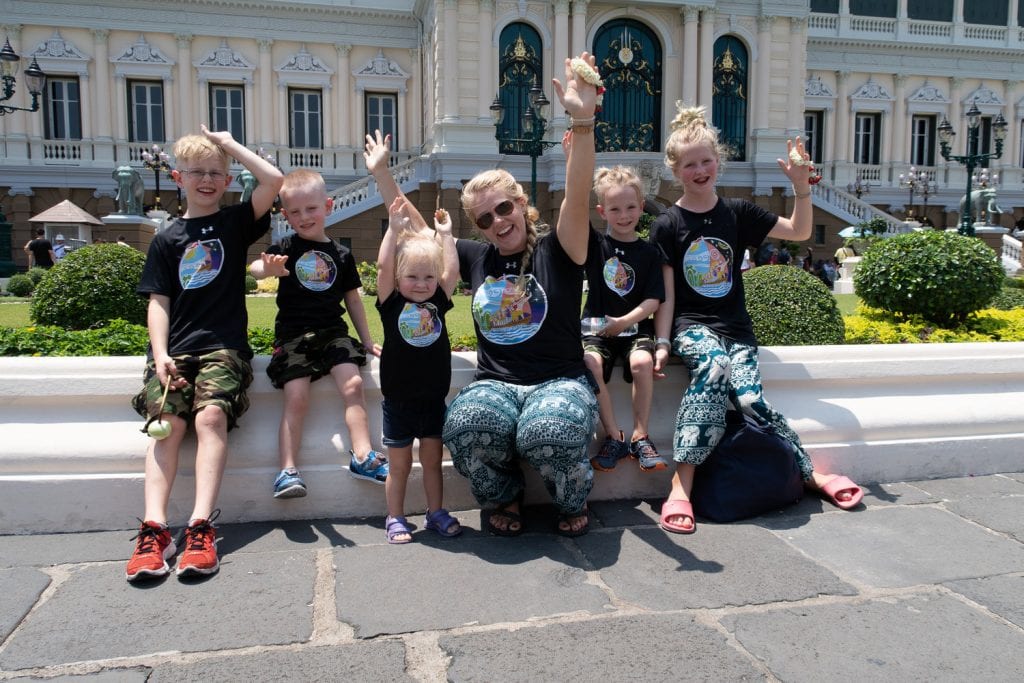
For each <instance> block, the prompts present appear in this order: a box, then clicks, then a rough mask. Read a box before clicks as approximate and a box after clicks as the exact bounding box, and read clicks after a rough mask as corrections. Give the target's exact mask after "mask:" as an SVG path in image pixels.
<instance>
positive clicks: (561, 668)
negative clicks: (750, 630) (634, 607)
mask: <svg viewBox="0 0 1024 683" xmlns="http://www.w3.org/2000/svg"><path fill="white" fill-rule="evenodd" d="M439 645H440V647H441V649H442V650H443V651H445V652H446V653H447V654H448V655H449V656H450V657H451V663H450V664H449V667H448V680H449V681H454V682H458V683H472V682H474V681H483V682H490V681H502V682H503V683H517V682H519V681H530V682H534V681H567V680H574V681H645V682H648V681H650V682H655V681H666V682H667V681H673V682H678V681H686V680H691V681H751V680H763V679H765V676H764V675H763V674H762V673H761V672H760V671H759V670H758V669H757V667H756V666H755V665H754V664H753V663H752V662H751V660H750V659H749V658H748V657H746V656H745V655H744V654H742V653H740V652H738V651H737V650H736V649H735V648H733V647H731V646H729V645H728V644H727V642H726V640H725V637H724V636H723V635H722V634H721V633H720V632H718V631H716V630H715V629H713V628H711V627H708V626H703V625H701V624H699V623H697V622H696V621H695V620H694V618H693V616H692V615H688V614H672V615H638V616H625V617H608V618H601V619H591V620H588V621H575V622H569V623H553V624H544V625H543V626H523V627H519V628H516V629H509V630H506V629H500V630H494V631H487V632H484V633H474V634H469V635H457V636H442V637H441V638H440V639H439Z"/></svg>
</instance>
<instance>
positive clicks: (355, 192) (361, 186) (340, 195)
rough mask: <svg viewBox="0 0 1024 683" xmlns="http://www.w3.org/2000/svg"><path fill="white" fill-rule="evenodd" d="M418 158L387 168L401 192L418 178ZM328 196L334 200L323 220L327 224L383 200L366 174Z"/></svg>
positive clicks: (371, 177) (379, 203)
mask: <svg viewBox="0 0 1024 683" xmlns="http://www.w3.org/2000/svg"><path fill="white" fill-rule="evenodd" d="M420 159H421V158H420V157H412V158H411V159H407V160H405V161H403V162H401V163H398V164H395V165H394V166H392V167H391V168H389V169H388V170H389V171H390V172H391V176H392V177H393V178H394V179H395V182H396V183H398V187H400V188H401V189H402V191H403V192H406V191H408V190H409V189H410V187H409V186H410V185H414V184H415V183H416V181H417V180H418V178H419V176H418V175H417V172H418V168H419V163H420ZM330 197H331V199H332V200H334V206H333V208H332V209H331V213H330V215H329V216H327V220H326V221H325V224H326V225H327V226H331V225H334V224H335V223H337V222H339V221H342V220H345V219H346V218H349V217H351V216H354V215H356V214H359V213H362V212H363V211H367V210H369V209H372V208H374V207H375V206H379V205H381V204H382V203H383V202H384V200H383V199H382V198H381V196H380V192H379V191H378V190H377V181H376V180H374V178H373V176H367V177H365V178H361V179H360V180H357V181H356V182H354V183H349V184H348V185H344V186H342V187H339V188H338V189H336V190H334V191H333V192H331V193H330Z"/></svg>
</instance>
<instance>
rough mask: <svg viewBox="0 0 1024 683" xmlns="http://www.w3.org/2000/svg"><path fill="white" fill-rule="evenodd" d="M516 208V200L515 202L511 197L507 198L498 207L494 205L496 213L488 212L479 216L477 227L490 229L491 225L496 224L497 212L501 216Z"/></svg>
mask: <svg viewBox="0 0 1024 683" xmlns="http://www.w3.org/2000/svg"><path fill="white" fill-rule="evenodd" d="M514 208H516V205H515V202H513V201H512V200H511V199H506V200H505V201H503V202H501V203H500V204H498V205H497V206H496V207H494V213H491V212H487V213H485V214H481V215H479V216H477V217H476V227H478V228H480V229H481V230H489V229H490V228H491V226H492V225H494V216H495V214H497V215H499V216H507V215H509V214H510V213H512V210H513V209H514Z"/></svg>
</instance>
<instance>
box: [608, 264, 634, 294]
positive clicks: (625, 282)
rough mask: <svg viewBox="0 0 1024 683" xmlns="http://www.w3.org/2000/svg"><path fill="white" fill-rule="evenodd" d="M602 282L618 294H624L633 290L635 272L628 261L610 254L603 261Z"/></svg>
mask: <svg viewBox="0 0 1024 683" xmlns="http://www.w3.org/2000/svg"><path fill="white" fill-rule="evenodd" d="M603 274H604V283H605V284H606V285H608V289H610V290H612V291H613V292H615V293H616V294H618V295H619V296H626V295H627V294H629V293H630V292H632V291H633V285H635V284H636V273H635V272H633V267H632V266H630V265H629V264H628V263H625V262H623V261H620V260H619V257H618V256H612V257H611V258H610V259H608V260H607V261H605V262H604V272H603Z"/></svg>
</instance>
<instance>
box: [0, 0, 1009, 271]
mask: <svg viewBox="0 0 1024 683" xmlns="http://www.w3.org/2000/svg"><path fill="white" fill-rule="evenodd" d="M0 40H6V41H7V42H8V43H9V45H10V49H11V51H13V53H15V54H16V55H18V56H19V57H20V61H18V62H14V61H13V60H11V59H6V58H5V59H4V60H3V66H4V69H5V72H4V73H5V74H7V75H8V76H10V78H8V79H5V82H4V85H5V87H4V90H3V91H2V94H3V96H4V98H5V99H4V100H3V101H2V102H0V106H2V107H4V109H3V115H2V116H0V212H2V213H4V214H5V215H6V217H7V220H8V221H9V222H10V223H12V224H13V230H12V231H11V237H10V242H11V243H12V245H13V247H14V248H13V250H12V251H13V259H14V260H15V261H16V262H17V264H18V265H19V266H20V267H24V266H25V255H24V254H23V253H22V250H21V245H23V244H24V243H25V241H27V240H28V238H29V234H30V228H31V227H32V226H33V225H34V224H30V223H29V218H31V217H32V216H34V215H36V214H38V213H40V212H42V211H43V210H45V209H47V208H50V207H51V206H54V205H55V204H57V203H59V202H60V201H62V200H64V199H69V200H71V201H72V202H73V203H74V204H76V205H78V206H79V207H81V208H82V209H84V210H85V211H87V212H88V213H90V214H92V215H93V216H96V217H99V218H102V217H103V216H106V215H109V214H111V213H113V212H114V211H115V204H114V199H113V197H114V195H115V193H116V185H115V182H114V180H113V179H112V172H113V170H114V169H115V168H116V167H118V166H123V165H130V166H134V167H136V168H137V169H138V170H139V171H140V173H141V175H142V178H143V180H144V182H145V186H146V198H145V204H147V205H150V206H152V205H153V204H154V202H155V200H156V196H157V195H156V187H157V182H158V181H159V182H160V185H159V187H160V194H159V203H160V205H161V206H162V207H163V208H164V209H166V210H168V211H170V212H171V213H172V214H173V213H174V212H175V211H177V210H178V198H177V196H176V193H175V187H174V183H173V181H171V180H170V179H169V178H168V177H167V176H166V175H165V174H161V172H160V171H154V170H152V169H150V168H146V167H144V166H143V152H149V151H151V150H152V148H153V146H154V145H157V146H159V147H160V148H162V149H163V150H165V151H166V152H168V153H169V152H170V147H171V145H172V144H173V141H174V140H175V139H176V138H177V137H178V136H180V135H182V134H183V133H187V132H193V131H197V130H198V129H199V125H200V123H204V122H205V123H209V124H211V127H213V128H216V129H219V130H224V129H228V130H230V131H231V132H232V133H233V134H234V136H235V138H236V139H238V140H240V141H243V142H244V143H245V144H246V145H247V146H249V147H250V148H252V149H254V150H255V149H258V148H262V149H263V151H264V153H265V154H270V155H272V156H273V157H274V159H275V160H276V161H277V163H278V164H279V165H280V166H281V168H282V169H283V170H284V171H286V172H287V171H289V170H292V169H295V168H299V167H309V168H314V169H316V170H319V171H320V172H321V173H322V174H323V175H324V176H325V178H326V179H327V183H328V187H329V188H330V189H331V191H332V194H333V195H334V196H335V199H336V207H335V211H334V213H333V215H332V216H331V226H330V232H331V234H332V235H335V236H337V237H340V238H343V239H344V240H346V241H348V243H349V244H351V246H352V247H353V249H354V251H355V253H356V257H357V259H358V260H373V259H374V258H375V255H376V251H377V244H378V242H379V237H380V230H381V222H382V221H383V219H384V218H385V216H386V213H385V211H384V209H383V207H382V206H381V202H380V199H379V196H378V195H377V193H376V190H375V187H374V185H373V183H372V182H369V181H368V179H367V178H366V173H365V168H364V167H363V160H362V149H363V138H364V135H365V134H366V133H367V132H368V131H372V130H373V129H375V128H380V129H382V130H385V131H388V132H390V133H391V134H392V136H393V137H394V140H395V145H394V149H395V155H394V170H395V174H396V176H397V178H398V180H399V182H400V184H401V186H402V187H403V189H404V190H405V191H406V192H407V193H408V194H409V195H410V196H411V197H413V198H414V200H415V201H416V202H418V204H419V205H420V206H421V208H433V207H434V206H435V205H437V204H440V205H443V206H445V207H447V208H449V209H451V210H452V211H453V214H455V215H458V211H457V209H458V193H459V190H460V189H461V187H462V184H463V183H464V182H465V181H466V180H467V179H468V178H469V177H471V176H472V175H473V174H474V173H476V172H477V171H479V170H482V169H485V168H493V167H503V168H508V169H509V170H511V171H512V172H513V173H514V174H515V175H516V176H517V177H518V178H519V179H520V180H521V181H522V182H523V183H524V185H526V186H529V185H530V184H531V180H532V179H533V178H534V177H535V178H536V188H535V189H536V193H537V200H536V202H537V205H538V207H539V208H540V209H541V211H542V213H544V212H550V211H552V210H553V209H554V208H556V207H557V206H558V201H559V199H560V191H561V190H562V188H563V186H564V160H563V158H562V152H561V149H560V148H559V147H558V145H547V144H544V142H545V141H557V140H559V139H560V137H561V132H562V131H563V130H564V128H565V125H566V120H565V115H564V112H563V111H561V110H560V108H559V106H558V102H557V98H555V96H554V93H553V91H552V88H551V86H550V83H551V79H552V77H558V78H562V77H563V67H562V63H563V58H564V57H566V56H568V55H570V54H576V53H578V52H580V51H582V50H588V51H591V52H593V53H595V54H596V55H597V58H598V62H599V66H600V70H601V72H602V75H603V76H604V78H605V81H606V85H607V88H608V93H607V95H606V98H605V106H604V109H603V111H602V112H601V114H600V115H599V121H598V127H597V144H598V151H599V154H598V163H599V164H611V163H626V164H632V165H635V166H636V167H638V168H639V169H640V171H641V173H642V175H643V177H644V179H645V181H646V182H647V190H648V192H649V197H650V199H651V203H650V204H649V206H650V207H651V209H652V210H656V204H659V203H660V204H662V205H666V204H668V203H670V202H672V201H674V200H675V199H676V197H677V196H678V191H677V190H676V189H675V188H674V187H673V185H672V182H671V176H670V174H669V173H668V172H667V170H666V169H665V168H664V165H663V162H662V154H661V153H660V150H661V148H662V145H663V144H664V140H665V138H666V136H667V134H668V132H669V122H670V121H671V119H672V117H673V115H674V113H675V109H676V102H677V101H683V102H686V103H687V104H691V103H693V104H700V105H705V106H707V107H708V109H709V111H710V112H711V116H712V120H713V121H714V123H715V124H716V125H717V126H718V127H719V128H720V129H721V131H722V133H723V136H724V138H725V140H726V141H727V142H728V143H729V145H730V148H731V150H732V158H731V159H730V160H729V161H728V163H727V164H726V168H725V170H724V172H723V175H722V177H721V181H720V184H721V190H722V192H723V193H725V194H729V195H733V196H748V197H752V198H754V200H755V201H757V202H759V203H761V204H763V205H764V206H766V207H768V208H770V209H772V210H774V211H777V212H786V211H788V210H789V207H790V203H791V201H792V192H791V188H790V187H789V186H788V184H787V183H786V182H785V178H784V176H783V175H782V174H781V173H780V172H779V170H778V167H777V164H776V161H775V160H776V159H777V158H778V157H781V156H783V155H784V153H785V148H786V140H787V138H792V137H794V136H796V135H802V136H805V137H806V139H807V141H808V145H809V148H810V149H811V151H812V155H813V157H814V160H815V161H816V162H817V163H816V165H817V166H818V168H819V169H820V171H821V173H822V176H823V179H822V182H821V183H820V184H819V185H817V186H816V187H815V194H814V202H815V209H816V210H815V224H816V228H815V234H814V237H813V238H812V243H811V245H810V246H812V247H814V248H815V251H818V249H819V248H820V249H821V253H822V254H823V255H831V253H832V251H833V250H834V249H835V248H836V247H837V246H839V244H840V243H841V241H842V239H841V238H840V237H839V236H838V232H839V230H840V229H842V228H843V227H845V226H847V225H851V224H856V223H857V222H860V221H862V220H865V219H867V218H870V217H872V216H873V215H881V216H882V217H884V218H885V219H886V220H887V221H888V222H889V223H890V224H891V225H892V226H893V229H894V230H899V229H901V228H902V226H903V225H904V220H905V219H906V218H907V217H908V214H910V215H912V216H914V217H916V218H918V219H920V218H922V217H927V221H925V222H926V223H928V222H930V223H932V224H933V225H935V226H938V227H943V226H955V225H956V224H957V223H958V222H959V220H960V215H959V211H960V199H961V197H962V196H963V195H964V194H965V192H966V191H967V189H968V187H969V186H970V185H971V182H972V180H974V181H976V185H986V186H992V187H995V188H996V189H997V192H998V204H999V207H1001V209H1002V213H1001V214H992V215H988V216H983V217H982V220H986V221H989V222H990V223H992V224H995V225H1000V226H1002V227H1003V228H1013V227H1014V225H1015V222H1016V221H1017V220H1018V218H1019V217H1020V216H1022V215H1024V173H1022V165H1024V160H1022V157H1024V134H1022V129H1024V59H1022V57H1024V0H731V1H729V0H722V1H715V0H689V1H682V2H679V1H671V0H647V1H640V2H634V3H629V4H621V3H605V2H597V1H589V0H555V1H553V2H540V1H528V0H509V1H506V0H288V1H285V2H272V1H270V0H160V1H159V2H156V1H153V0H90V2H75V1H60V0H0ZM7 54H8V55H9V53H7ZM33 65H38V67H39V69H41V70H42V71H43V72H44V73H45V75H46V81H45V85H44V86H43V88H42V90H41V92H40V93H39V95H38V97H37V98H36V99H37V100H38V105H39V108H38V110H37V111H34V112H33V111H24V110H22V109H14V107H20V108H23V109H29V108H31V107H32V99H33V98H32V95H31V93H30V90H29V88H30V85H29V81H28V80H26V78H25V72H26V71H27V70H31V69H30V67H32V66H33ZM11 67H20V69H19V70H18V71H17V72H16V73H15V72H14V69H13V68H11ZM531 88H534V89H535V92H534V95H535V96H536V95H537V94H538V93H537V92H536V89H537V88H539V89H540V92H542V93H543V97H541V98H540V104H544V100H547V101H548V102H550V105H549V106H548V107H543V106H538V107H536V108H534V107H531V105H530V104H529V103H530V102H531V101H532V100H531V98H530V97H529V91H530V89H531ZM496 105H501V107H500V108H501V111H502V112H503V115H504V117H503V119H502V121H501V123H500V124H499V125H497V126H496V124H495V122H494V118H493V117H492V114H494V113H495V110H496ZM968 113H971V114H973V115H972V116H970V117H969V116H968ZM947 121H948V124H949V127H948V128H951V129H952V131H953V132H955V133H956V135H955V136H954V137H953V141H952V142H951V143H950V145H949V148H948V150H947V154H952V155H965V154H967V152H968V151H970V153H971V154H975V155H976V156H986V155H988V156H991V157H993V158H987V159H984V160H979V163H978V164H975V166H977V168H975V169H974V171H975V173H974V175H975V176H977V177H976V178H973V179H972V178H969V177H968V173H967V170H968V169H967V167H966V165H964V164H963V163H961V162H958V161H956V160H952V161H947V160H946V159H945V158H944V155H943V149H942V145H941V135H940V134H941V133H942V131H943V130H944V129H946V130H948V128H947V127H946V126H944V122H947ZM1004 121H1005V123H1006V124H1007V125H1006V126H1005V135H1003V134H1002V132H1001V129H1002V125H1001V124H1002V123H1003V122H1004ZM530 122H532V123H534V126H533V131H532V132H529V129H528V124H529V123H530ZM971 123H973V124H975V128H973V129H971V128H969V125H970V124H971ZM971 130H974V131H976V132H975V133H974V134H973V137H974V139H975V140H976V145H975V146H974V147H972V148H971V149H970V150H968V149H967V147H968V144H969V143H968V140H969V139H970V138H971V137H972V134H971ZM1001 136H1002V137H1004V139H1003V140H1002V141H997V139H998V138H999V137H1001ZM997 146H998V147H999V148H1000V149H1001V156H999V157H998V158H994V157H995V152H996V149H997ZM531 152H532V153H533V154H532V156H531ZM171 163H172V164H173V159H171ZM911 167H913V169H914V173H913V175H911ZM233 190H234V191H235V192H237V191H238V190H239V188H238V187H237V185H235V186H233ZM460 218H461V223H457V226H456V230H457V233H458V234H463V235H469V234H470V231H471V226H470V224H469V222H468V220H465V218H464V217H460ZM595 218H596V216H595ZM595 222H596V221H595ZM282 229H283V227H282V226H281V225H278V226H277V228H276V230H278V231H280V230H282ZM79 230H80V231H82V232H79V234H73V235H70V236H69V237H72V238H74V239H81V240H82V241H83V242H87V241H89V240H90V239H95V238H96V237H104V238H109V237H111V236H110V235H105V234H103V231H104V228H102V227H99V228H97V227H93V228H91V229H90V228H89V227H88V226H82V227H81V228H80V229H79ZM1007 239H1010V238H1009V237H1008V236H1007ZM2 248H3V245H0V249H2ZM1017 248H1018V250H1019V243H1017Z"/></svg>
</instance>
